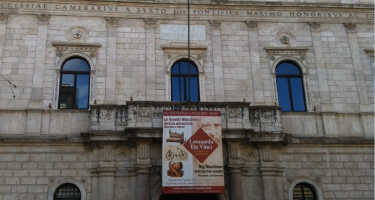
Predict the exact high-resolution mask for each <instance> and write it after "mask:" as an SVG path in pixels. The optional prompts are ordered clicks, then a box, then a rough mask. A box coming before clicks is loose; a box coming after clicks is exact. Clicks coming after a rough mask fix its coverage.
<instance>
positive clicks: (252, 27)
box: [245, 20, 258, 29]
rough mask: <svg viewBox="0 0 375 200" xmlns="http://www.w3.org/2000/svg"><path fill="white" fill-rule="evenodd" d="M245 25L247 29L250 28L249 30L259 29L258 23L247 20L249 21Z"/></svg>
mask: <svg viewBox="0 0 375 200" xmlns="http://www.w3.org/2000/svg"><path fill="white" fill-rule="evenodd" d="M245 24H246V25H247V28H249V29H256V28H258V22H256V21H250V20H247V21H245Z"/></svg>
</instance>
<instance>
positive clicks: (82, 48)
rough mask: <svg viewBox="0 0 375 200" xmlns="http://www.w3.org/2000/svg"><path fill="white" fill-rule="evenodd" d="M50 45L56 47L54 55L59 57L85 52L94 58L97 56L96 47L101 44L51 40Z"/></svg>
mask: <svg viewBox="0 0 375 200" xmlns="http://www.w3.org/2000/svg"><path fill="white" fill-rule="evenodd" d="M52 46H54V47H55V48H56V55H57V56H59V57H62V56H65V55H71V54H74V53H80V54H85V55H87V56H88V57H91V58H94V57H96V56H97V53H98V49H99V48H100V47H101V46H102V45H101V44H98V43H97V44H89V43H68V42H52Z"/></svg>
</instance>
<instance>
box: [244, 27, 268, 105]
mask: <svg viewBox="0 0 375 200" xmlns="http://www.w3.org/2000/svg"><path fill="white" fill-rule="evenodd" d="M245 23H246V25H247V27H248V43H249V52H250V55H249V56H250V63H249V65H250V66H249V67H250V68H251V69H250V79H251V85H250V86H249V87H252V93H253V94H251V95H252V97H253V99H251V101H252V102H254V103H255V104H257V103H263V102H264V94H263V75H262V74H263V72H262V67H261V66H260V55H259V51H260V50H259V44H258V23H257V22H254V21H246V22H245Z"/></svg>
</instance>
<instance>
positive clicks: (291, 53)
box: [264, 47, 309, 60]
mask: <svg viewBox="0 0 375 200" xmlns="http://www.w3.org/2000/svg"><path fill="white" fill-rule="evenodd" d="M264 50H265V51H266V52H267V54H268V56H269V57H270V58H271V60H276V59H277V58H278V57H296V58H298V59H300V60H305V58H306V53H307V51H308V50H309V47H265V48H264Z"/></svg>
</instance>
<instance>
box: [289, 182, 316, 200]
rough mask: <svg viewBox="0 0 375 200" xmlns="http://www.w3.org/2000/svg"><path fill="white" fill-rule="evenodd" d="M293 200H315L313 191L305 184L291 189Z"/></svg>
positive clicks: (312, 188) (311, 187) (310, 186)
mask: <svg viewBox="0 0 375 200" xmlns="http://www.w3.org/2000/svg"><path fill="white" fill-rule="evenodd" d="M293 200H317V197H316V192H315V189H314V187H313V186H312V185H310V184H307V183H299V184H297V185H296V186H295V187H294V189H293Z"/></svg>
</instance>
